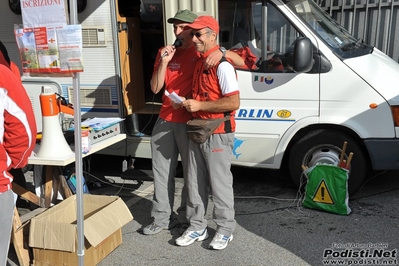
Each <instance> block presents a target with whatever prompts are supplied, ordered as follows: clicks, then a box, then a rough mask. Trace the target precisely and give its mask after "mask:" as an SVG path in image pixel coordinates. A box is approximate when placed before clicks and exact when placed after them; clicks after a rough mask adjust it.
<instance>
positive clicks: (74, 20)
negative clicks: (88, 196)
mask: <svg viewBox="0 0 399 266" xmlns="http://www.w3.org/2000/svg"><path fill="white" fill-rule="evenodd" d="M69 8H70V9H69V10H70V14H69V17H70V21H71V24H72V25H76V24H79V22H78V10H77V3H76V0H69ZM72 79H73V81H72V84H73V102H74V125H75V168H76V183H77V184H76V205H77V206H76V211H77V214H76V217H77V221H76V224H77V228H78V249H77V255H78V263H79V265H80V266H83V265H84V223H83V222H84V216H83V213H84V212H83V202H84V199H83V180H82V179H83V170H82V138H81V135H82V130H81V120H80V119H81V114H80V95H79V94H80V82H79V81H80V80H79V73H75V74H74V75H73V78H72Z"/></svg>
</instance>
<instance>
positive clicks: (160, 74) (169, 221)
mask: <svg viewBox="0 0 399 266" xmlns="http://www.w3.org/2000/svg"><path fill="white" fill-rule="evenodd" d="M196 17H197V15H195V14H194V13H192V12H191V11H189V10H187V9H186V10H180V11H178V12H177V13H176V14H175V16H174V17H172V18H169V19H168V23H171V24H173V29H174V34H175V36H176V37H177V38H178V39H179V40H180V43H179V44H181V46H179V45H176V46H179V47H175V46H173V45H167V46H165V47H162V48H160V49H159V51H158V55H157V58H156V61H155V65H154V72H153V75H152V79H151V81H150V83H151V90H152V91H153V92H154V93H159V92H161V91H162V92H163V93H164V94H163V96H162V107H161V111H160V113H159V117H158V119H157V121H156V123H155V126H154V128H153V131H152V138H151V148H152V169H153V173H154V197H153V203H152V210H151V216H152V217H153V218H154V221H153V222H152V223H151V224H149V225H147V226H146V227H144V228H143V233H144V234H146V235H151V234H156V233H159V232H160V231H162V230H163V229H171V228H173V227H175V226H176V225H180V226H181V227H182V228H183V229H181V230H180V231H184V229H185V228H184V227H187V224H188V221H187V219H186V214H185V207H186V199H187V191H186V187H185V185H184V186H183V189H182V197H181V204H180V207H179V208H178V209H177V217H175V216H176V215H175V214H174V213H173V203H174V193H175V182H174V178H175V176H176V167H177V164H178V156H179V154H180V158H181V162H182V167H183V177H184V178H185V179H186V175H187V165H188V164H187V158H188V153H187V151H188V138H187V135H186V132H187V129H186V123H187V121H188V120H189V119H190V118H191V113H189V112H187V110H186V109H184V108H182V106H181V105H180V104H178V103H175V102H173V101H172V100H170V99H169V97H168V96H166V94H172V93H176V94H177V95H178V96H180V97H181V98H183V99H185V98H191V82H192V79H193V71H194V66H195V63H196V62H197V60H198V59H199V58H200V56H199V53H198V52H197V51H196V49H195V47H194V46H193V42H192V38H191V36H190V35H189V33H190V30H185V29H184V27H185V26H187V25H188V24H189V23H191V22H193V21H194V20H195V19H196ZM175 43H176V42H175ZM223 54H224V53H223V52H222V51H220V50H217V51H215V52H214V53H213V54H211V55H210V56H209V58H208V59H207V61H206V62H205V63H204V64H205V65H206V66H207V68H209V67H212V66H214V65H215V64H216V63H217V62H219V61H220V59H221V58H222V55H223ZM226 57H228V58H231V59H232V60H233V62H234V63H235V64H236V65H243V64H244V60H243V59H242V58H241V57H240V56H239V55H237V54H236V53H234V52H230V51H227V52H226ZM164 86H165V91H163V90H162V88H163V87H164Z"/></svg>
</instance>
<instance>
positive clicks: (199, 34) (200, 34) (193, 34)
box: [190, 31, 208, 38]
mask: <svg viewBox="0 0 399 266" xmlns="http://www.w3.org/2000/svg"><path fill="white" fill-rule="evenodd" d="M207 33H208V32H207V31H206V32H203V33H200V32H199V31H197V32H196V33H193V32H191V33H190V36H191V38H193V37H194V36H195V37H197V38H199V37H201V36H202V35H204V34H207Z"/></svg>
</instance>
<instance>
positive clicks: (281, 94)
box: [0, 0, 399, 193]
mask: <svg viewBox="0 0 399 266" xmlns="http://www.w3.org/2000/svg"><path fill="white" fill-rule="evenodd" d="M80 2H82V3H84V5H81V7H82V8H81V10H80V13H79V14H78V20H79V21H80V22H81V24H82V29H83V34H84V38H83V41H84V44H83V59H84V64H85V65H84V67H85V71H84V72H83V73H81V75H80V83H81V91H82V92H83V93H81V95H82V99H81V106H82V113H83V116H84V117H90V116H92V117H93V116H97V117H98V116H120V117H125V118H126V128H125V129H124V130H125V132H126V133H128V135H129V136H128V138H127V140H126V142H121V143H118V144H115V145H114V146H112V147H110V148H108V149H106V150H105V151H104V153H107V154H113V155H122V156H127V155H131V156H133V157H144V158H151V149H150V138H151V136H150V134H151V129H152V125H153V124H154V123H155V120H156V117H157V114H158V112H159V107H160V106H159V105H160V102H161V98H160V95H159V94H158V95H156V96H154V95H153V94H152V93H151V91H150V86H149V80H150V77H151V73H152V67H153V63H154V60H155V55H156V51H157V49H158V48H159V47H160V46H162V45H164V43H168V44H171V43H173V42H174V39H175V36H174V35H173V27H172V26H171V25H170V24H168V23H167V22H166V20H167V19H168V18H169V17H172V16H174V14H175V13H176V12H177V11H178V10H179V9H186V8H187V9H190V10H192V11H193V12H195V13H197V14H198V15H204V14H208V15H212V16H214V17H216V18H217V19H218V21H219V23H220V28H221V32H220V35H219V42H220V45H221V46H224V47H225V48H227V49H234V50H235V51H237V52H241V53H243V54H244V52H247V55H250V56H245V55H243V57H245V58H246V59H247V62H248V65H247V67H246V68H237V74H238V81H239V85H240V96H241V106H240V109H239V110H238V111H237V113H236V120H237V131H236V135H235V146H234V151H233V154H232V158H233V164H234V165H241V166H247V167H258V168H270V169H284V170H289V174H290V176H291V178H292V180H293V181H294V182H295V183H296V184H297V185H299V182H300V177H301V173H302V168H301V166H302V165H305V166H312V165H315V164H317V163H329V164H337V163H338V161H339V157H340V153H341V149H342V147H343V143H344V142H345V141H346V142H347V143H348V146H347V149H346V156H347V155H348V154H349V152H353V154H354V156H353V160H352V162H351V164H350V166H349V171H350V175H349V177H350V178H349V190H350V193H354V192H355V191H356V190H358V189H359V187H360V186H361V185H362V184H363V182H364V181H365V179H366V177H367V175H368V174H369V173H370V171H371V170H386V169H399V139H398V137H399V97H398V94H399V88H397V86H398V85H397V84H398V83H399V65H398V64H397V63H396V62H395V61H393V60H392V59H391V58H389V57H388V56H386V55H385V54H383V53H382V52H380V51H379V50H378V49H376V48H375V47H372V46H369V45H367V44H364V43H363V42H362V40H356V39H355V38H353V37H352V36H350V34H349V33H348V32H347V31H346V30H345V29H344V28H342V27H341V26H340V25H339V24H338V23H337V22H335V21H334V20H332V19H331V17H329V15H328V14H326V13H325V12H324V11H322V10H321V9H320V8H319V7H318V6H317V5H316V4H315V2H314V1H312V0H285V1H282V0H206V1H197V0H179V1H177V0H141V1H132V0H91V1H87V0H81V1H80ZM10 7H11V5H10ZM0 15H1V16H2V17H3V18H5V20H4V23H2V25H1V26H0V33H1V34H0V35H1V36H2V41H3V43H5V44H6V46H7V48H8V49H9V53H10V56H11V57H12V59H13V60H14V61H16V62H19V61H18V57H17V55H18V51H17V50H16V49H15V48H14V47H15V45H13V43H12V42H14V40H13V39H12V38H13V35H12V32H11V34H10V33H9V30H10V29H12V28H13V24H14V23H18V21H21V18H20V16H18V15H17V14H14V13H12V12H11V11H10V9H9V8H8V7H7V4H6V3H5V2H4V3H0ZM19 23H20V22H19ZM85 42H86V43H85ZM25 80H26V82H28V80H29V79H25ZM51 80H52V81H54V82H57V83H59V84H60V88H59V91H61V92H62V94H63V96H64V97H65V98H67V99H69V100H72V98H71V97H69V96H70V95H72V94H71V93H72V81H71V80H70V79H67V80H66V79H65V78H64V79H56V78H53V79H51ZM29 81H30V82H32V81H31V80H29ZM39 83H40V82H39ZM39 85H40V84H39Z"/></svg>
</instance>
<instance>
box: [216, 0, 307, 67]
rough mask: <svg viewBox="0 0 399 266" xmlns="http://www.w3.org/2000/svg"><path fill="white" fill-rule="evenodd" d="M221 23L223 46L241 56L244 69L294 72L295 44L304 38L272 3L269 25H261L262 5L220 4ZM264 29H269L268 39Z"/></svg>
mask: <svg viewBox="0 0 399 266" xmlns="http://www.w3.org/2000/svg"><path fill="white" fill-rule="evenodd" d="M219 23H220V35H219V36H220V37H219V38H220V39H219V42H220V45H221V46H224V47H226V49H230V50H233V51H235V52H237V53H238V54H239V55H241V56H242V57H243V59H244V60H245V62H246V66H245V67H243V68H244V69H249V70H252V71H257V72H274V73H276V72H277V73H285V72H292V71H293V70H292V68H291V66H292V63H291V62H292V51H293V44H294V42H295V40H296V39H297V38H299V37H301V36H303V35H302V34H301V33H300V32H299V31H298V30H297V29H296V28H295V27H294V26H293V25H292V24H291V23H290V21H288V19H286V18H285V17H284V16H283V15H282V14H281V13H280V11H279V10H278V9H277V8H276V7H275V6H273V5H272V4H271V3H268V4H267V23H262V2H261V1H240V0H233V1H232V0H219ZM263 27H267V35H266V36H263V35H262V32H263V30H262V29H263ZM262 43H265V44H266V45H262ZM262 49H266V53H265V57H266V60H262Z"/></svg>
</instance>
